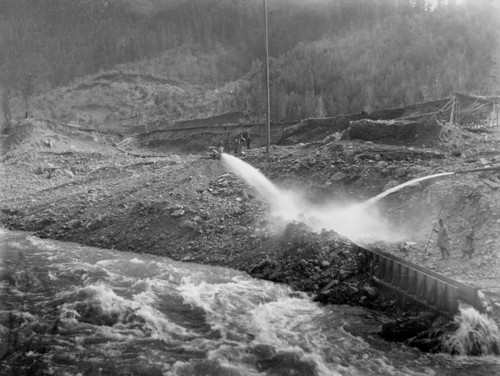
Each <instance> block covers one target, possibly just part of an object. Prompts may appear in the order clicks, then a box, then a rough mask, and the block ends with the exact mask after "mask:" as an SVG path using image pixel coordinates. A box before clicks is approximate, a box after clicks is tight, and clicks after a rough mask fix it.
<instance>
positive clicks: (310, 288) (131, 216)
mask: <svg viewBox="0 0 500 376" xmlns="http://www.w3.org/2000/svg"><path fill="white" fill-rule="evenodd" d="M21 131H22V132H21ZM80 133H81V132H80ZM457 137H458V136H457ZM474 137H479V136H474V135H471V136H470V137H468V138H464V139H463V143H462V144H459V143H458V141H457V139H455V143H456V145H465V143H467V142H469V143H470V146H471V147H470V148H468V149H467V150H468V151H467V156H466V157H465V156H464V155H461V156H457V155H455V156H454V155H453V153H452V152H450V150H451V149H450V148H449V147H448V145H443V147H442V148H434V149H428V148H416V147H412V148H406V147H403V146H387V145H376V144H373V143H370V142H368V143H366V142H354V141H341V140H338V139H335V138H328V139H325V140H323V141H321V142H314V143H310V144H297V145H293V146H281V147H275V146H273V147H272V148H271V157H270V161H269V162H267V161H266V158H265V155H264V150H263V149H262V148H257V149H251V150H248V151H246V153H245V154H244V155H242V156H241V157H242V158H243V159H244V160H246V161H247V162H248V163H250V164H251V165H253V166H256V167H258V168H259V169H260V170H261V171H262V172H263V173H264V174H265V175H266V176H268V177H269V178H270V179H271V180H273V181H274V182H276V183H278V184H279V185H280V186H282V187H287V188H289V189H294V190H296V191H301V192H306V193H305V196H306V197H307V199H308V200H309V201H310V202H311V203H313V204H317V205H318V204H319V205H322V204H326V203H328V202H330V201H331V200H347V199H349V200H353V201H362V200H365V199H367V198H369V197H371V196H373V195H375V194H377V193H380V192H381V191H383V190H384V188H387V187H390V186H394V185H395V184H399V183H402V182H404V181H408V180H410V179H412V178H415V177H418V176H425V175H426V174H430V173H433V172H436V171H443V170H444V171H455V170H457V169H463V168H464V166H467V167H474V166H481V165H483V161H482V160H485V161H486V162H487V163H494V162H495V161H496V158H498V157H497V156H496V154H492V153H491V152H489V150H490V149H491V148H492V145H488V144H486V143H483V144H481V140H479V139H478V140H476V139H475V138H474ZM460 140H462V139H460ZM118 141H119V140H113V139H110V138H107V137H104V136H102V134H98V133H85V134H79V133H75V132H73V131H72V132H64V131H62V130H60V129H52V128H50V127H45V126H44V124H43V123H41V122H35V121H33V122H32V123H27V124H24V125H23V128H19V129H18V132H17V133H16V132H14V133H13V134H11V135H10V136H9V137H7V138H6V139H4V140H3V142H4V148H3V154H2V169H3V175H4V177H5V178H4V179H3V182H4V183H3V184H2V191H1V198H0V199H1V201H0V209H1V223H2V225H3V226H5V227H7V228H9V229H15V230H25V231H30V232H33V233H34V234H36V235H37V236H40V237H48V238H54V239H59V240H65V241H74V242H79V243H83V244H87V245H92V246H99V247H104V248H114V249H119V250H128V251H133V252H144V253H152V254H156V255H162V256H167V257H171V258H173V259H176V260H182V261H187V262H198V263H206V264H212V265H221V266H227V267H231V268H235V269H239V270H243V271H246V272H248V273H250V274H251V275H253V276H256V277H259V278H265V279H269V280H272V281H276V282H283V283H287V284H290V285H291V286H293V287H294V288H295V289H297V290H301V291H306V292H308V293H310V294H311V295H313V296H314V297H315V299H316V300H318V301H320V302H323V303H334V304H351V305H364V306H366V307H369V308H374V309H379V310H385V311H390V310H392V311H393V312H394V308H395V307H396V301H395V300H394V299H390V298H386V297H384V296H382V295H381V294H380V293H379V291H378V290H377V289H376V288H375V287H374V286H373V285H372V284H371V281H370V277H369V275H368V274H367V273H365V272H364V271H363V258H362V255H361V254H360V253H359V251H358V247H357V246H356V245H354V244H353V243H352V242H351V241H350V240H349V239H347V238H346V237H344V236H341V235H339V234H338V233H336V232H335V231H331V230H330V231H327V230H325V231H319V232H315V231H312V229H311V228H310V227H309V226H308V225H306V224H305V223H302V222H300V221H292V222H289V221H284V220H283V219H282V218H279V217H275V216H272V215H270V212H269V203H268V202H266V200H265V198H263V197H261V196H260V195H259V193H258V192H257V191H256V190H255V189H253V188H252V187H250V186H249V185H248V184H247V183H246V182H244V181H242V180H240V179H238V178H237V177H236V176H234V175H233V174H231V173H229V172H228V171H227V170H226V168H225V167H224V166H223V164H222V163H221V161H219V160H213V159H210V158H208V157H207V156H206V155H204V154H199V155H174V154H169V153H168V151H164V152H163V153H156V155H157V156H156V157H137V156H134V155H132V154H130V153H128V154H127V153H123V152H122V151H120V150H119V149H117V148H116V147H114V146H113V144H114V143H116V142H118ZM473 141H475V142H474V143H473ZM476 141H477V142H476ZM473 148H476V152H475V154H474V155H472V151H471V150H473ZM455 149H456V147H455V148H454V149H453V150H455ZM141 153H143V154H144V155H146V154H147V151H141V150H137V151H136V153H135V154H136V155H141ZM455 154H456V153H455ZM495 176H496V175H495V173H484V174H482V175H478V174H475V175H474V176H470V175H468V176H463V177H461V178H460V180H456V179H455V180H453V179H450V180H443V181H439V182H436V183H434V184H427V183H426V184H420V185H417V186H416V187H415V186H414V187H411V188H410V189H406V190H404V191H402V192H399V193H397V194H396V195H391V197H388V198H387V199H385V200H383V201H382V202H381V205H380V211H381V212H382V213H385V214H386V216H387V217H389V219H392V220H390V221H389V222H390V225H391V226H392V227H391V228H393V230H394V232H395V233H397V234H398V240H397V241H389V240H381V241H379V242H377V246H380V247H384V249H386V250H387V251H390V252H394V253H397V254H398V256H400V257H405V258H407V259H409V260H411V261H414V262H415V261H417V263H421V264H423V265H424V266H428V267H431V268H432V269H434V270H435V271H437V272H441V273H443V274H446V275H448V276H450V277H453V278H459V279H461V280H463V281H464V282H469V283H474V284H476V285H479V287H481V288H483V289H485V290H486V291H487V292H488V291H489V292H490V293H491V297H492V299H493V304H492V310H498V309H500V296H499V298H498V300H497V301H495V299H496V298H495V296H496V295H495V294H499V295H500V291H498V285H499V284H498V283H497V281H500V275H499V268H498V265H499V254H498V252H497V250H498V249H499V239H498V232H497V230H498V223H500V222H499V221H500V208H499V206H498V205H499V204H498V202H500V200H498V192H497V191H496V190H493V189H491V187H490V186H489V185H488V184H486V183H483V181H484V180H486V179H488V180H489V179H492V177H493V178H494V177H495ZM491 181H493V180H491ZM438 203H439V205H438ZM443 208H444V209H443ZM438 216H440V217H443V218H445V220H446V221H447V222H448V223H449V226H450V230H451V233H452V245H453V246H454V253H453V255H452V259H451V260H450V261H448V262H447V263H444V262H441V261H440V260H439V255H438V254H437V252H436V249H435V245H434V244H432V240H430V239H429V233H430V231H431V230H432V226H433V224H434V221H435V219H437V217H438ZM471 224H473V225H475V226H476V227H477V228H476V233H477V234H478V241H477V252H476V254H475V255H474V258H473V260H472V261H471V262H470V261H467V262H464V261H462V260H461V253H460V246H461V242H462V239H461V238H462V235H461V234H462V231H463V229H464V228H465V227H466V226H470V225H471ZM429 243H430V244H429ZM495 286H496V287H495ZM398 312H399V313H400V314H402V312H401V311H398ZM411 313H412V312H411V310H410V311H406V315H409V314H411ZM493 313H495V312H492V314H493Z"/></svg>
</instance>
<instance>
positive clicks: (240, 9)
mask: <svg viewBox="0 0 500 376" xmlns="http://www.w3.org/2000/svg"><path fill="white" fill-rule="evenodd" d="M268 3H269V27H270V35H269V44H270V54H271V62H270V63H271V98H272V117H273V119H274V120H284V119H296V118H304V117H308V116H324V115H331V114H336V113H341V112H352V111H359V110H362V109H364V110H371V109H375V108H380V107H391V106H397V105H401V104H407V103H412V102H415V101H419V100H424V99H429V98H435V97H439V96H443V95H447V94H449V93H450V92H451V91H453V90H459V91H477V90H481V89H482V88H483V87H484V86H485V81H486V80H487V79H488V74H489V71H490V69H491V66H492V53H493V52H494V51H495V49H496V48H497V47H498V46H497V40H496V38H495V35H496V34H497V33H496V28H497V25H496V24H495V22H497V19H498V17H497V15H496V14H495V12H494V10H493V8H494V6H495V4H494V3H495V2H494V1H489V0H465V3H464V4H455V2H454V1H452V0H448V1H445V0H441V1H437V2H432V3H431V2H428V1H425V0H356V1H353V0H308V1H299V0H269V1H268ZM434 5H436V6H434ZM263 60H264V23H263V1H262V0H182V1H181V0H72V1H68V0H50V1H49V0H37V1H33V0H0V84H1V89H2V90H1V91H2V110H3V111H2V112H3V118H4V120H8V119H9V118H10V108H11V107H12V105H11V101H12V100H13V99H12V98H16V99H19V98H22V99H23V100H24V102H25V104H26V110H27V112H29V109H30V101H31V98H32V97H33V96H35V95H40V94H43V93H45V92H47V91H48V90H50V89H53V88H56V87H59V86H64V85H68V84H70V83H71V82H72V81H74V79H75V78H77V77H83V76H85V75H89V74H95V73H98V72H102V71H105V70H109V69H113V68H115V67H116V66H117V65H120V64H121V65H120V67H122V68H123V67H127V69H129V70H132V71H135V72H141V71H142V72H143V73H148V74H151V73H152V74H155V75H159V76H162V77H164V78H167V79H173V80H183V81H186V82H189V83H190V84H198V85H209V86H210V88H211V89H213V87H214V86H217V85H218V86H222V85H224V84H226V83H227V82H230V81H234V80H237V79H242V78H243V79H244V80H248V81H249V82H250V85H242V86H241V87H244V88H245V89H244V90H241V92H239V93H235V94H236V95H237V96H238V99H237V101H236V102H237V103H241V104H242V108H241V109H240V110H242V111H243V110H246V111H249V112H251V113H253V114H254V115H256V116H257V117H258V116H259V115H260V114H263V113H264V103H265V102H264V100H263V98H264V95H263V90H264V76H263V73H264V72H263V65H262V61H263ZM122 68H120V69H122ZM247 88H248V89H247Z"/></svg>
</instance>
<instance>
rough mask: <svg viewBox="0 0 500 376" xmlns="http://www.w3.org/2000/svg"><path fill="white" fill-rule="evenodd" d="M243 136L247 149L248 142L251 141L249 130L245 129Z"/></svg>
mask: <svg viewBox="0 0 500 376" xmlns="http://www.w3.org/2000/svg"><path fill="white" fill-rule="evenodd" d="M243 136H244V138H245V142H246V144H247V149H250V143H251V142H252V137H251V136H250V132H248V131H246V132H245V133H244V135H243Z"/></svg>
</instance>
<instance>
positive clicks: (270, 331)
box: [0, 229, 500, 376]
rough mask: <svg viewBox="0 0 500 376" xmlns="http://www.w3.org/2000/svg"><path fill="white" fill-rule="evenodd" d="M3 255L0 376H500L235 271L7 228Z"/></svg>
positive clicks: (481, 362)
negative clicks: (393, 339)
mask: <svg viewBox="0 0 500 376" xmlns="http://www.w3.org/2000/svg"><path fill="white" fill-rule="evenodd" d="M0 245H1V261H2V263H1V266H0V271H1V274H0V275H1V279H0V282H1V289H2V296H1V297H2V299H1V306H0V309H1V311H0V324H1V326H0V338H1V341H0V356H1V358H0V362H1V363H0V374H1V375H5V376H7V375H180V376H181V375H182V376H183V375H200V376H201V375H203V376H205V375H213V376H218V375H221V376H233V375H234V376H236V375H273V376H274V375H277V376H285V375H298V376H302V375H304V376H306V375H384V376H385V375H453V376H459V375H464V376H465V375H478V376H479V375H498V374H500V360H499V358H498V357H492V356H487V357H465V356H459V357H452V356H450V355H446V354H438V355H428V354H422V353H420V352H419V351H417V350H414V349H409V348H406V347H404V346H402V345H399V344H388V343H384V342H383V341H381V340H378V339H377V337H376V335H375V334H369V333H371V332H372V333H374V332H375V331H376V329H377V325H378V324H379V322H378V321H377V320H376V319H375V318H376V317H377V315H376V314H375V313H373V312H370V311H368V310H364V309H361V308H356V307H347V306H321V305H318V304H317V303H314V302H312V301H311V299H310V298H308V297H307V296H305V295H300V294H297V293H295V292H293V291H291V290H290V289H289V288H288V287H287V286H284V285H280V284H274V283H270V282H266V281H262V280H257V279H252V278H251V277H249V276H248V275H246V274H244V273H241V272H238V271H234V270H230V269H224V268H218V267H209V266H204V265H197V264H188V263H180V262H175V261H172V260H170V259H167V258H162V257H156V256H152V255H144V254H135V253H128V252H119V251H115V250H108V249H98V248H91V247H86V246H81V245H78V244H73V243H64V242H57V241H52V240H42V239H38V238H36V237H33V236H30V235H29V234H26V233H20V232H10V231H5V230H1V229H0ZM361 329H362V330H361ZM360 330H361V331H363V333H364V336H363V337H364V338H362V337H360V336H357V335H354V334H352V333H356V331H360Z"/></svg>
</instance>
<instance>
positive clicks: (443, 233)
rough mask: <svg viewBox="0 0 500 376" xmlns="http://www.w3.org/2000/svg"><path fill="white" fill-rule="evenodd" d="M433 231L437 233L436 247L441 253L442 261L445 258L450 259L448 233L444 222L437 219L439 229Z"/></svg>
mask: <svg viewBox="0 0 500 376" xmlns="http://www.w3.org/2000/svg"><path fill="white" fill-rule="evenodd" d="M433 231H435V232H437V233H438V239H437V245H438V247H439V250H440V251H441V256H442V260H445V259H446V257H448V258H450V257H451V256H450V248H451V246H450V232H449V231H448V226H446V225H445V223H444V221H443V220H442V219H441V218H439V229H438V230H436V229H433Z"/></svg>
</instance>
